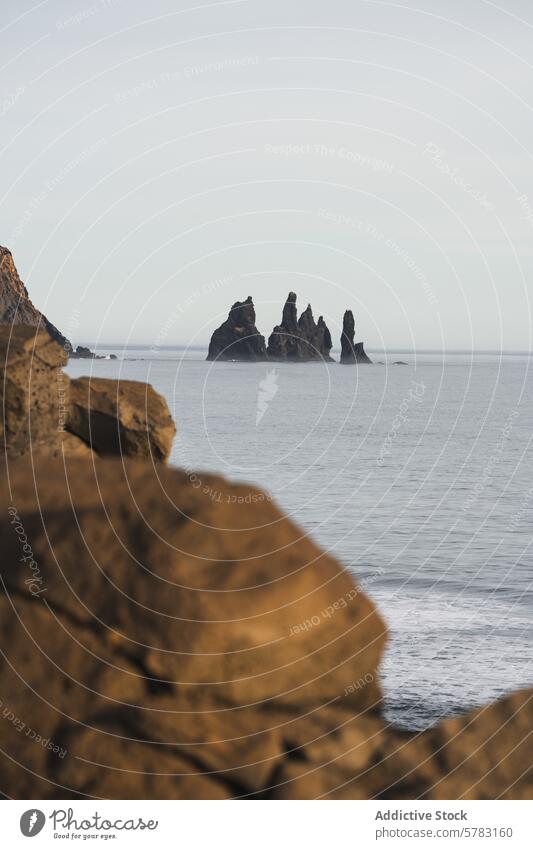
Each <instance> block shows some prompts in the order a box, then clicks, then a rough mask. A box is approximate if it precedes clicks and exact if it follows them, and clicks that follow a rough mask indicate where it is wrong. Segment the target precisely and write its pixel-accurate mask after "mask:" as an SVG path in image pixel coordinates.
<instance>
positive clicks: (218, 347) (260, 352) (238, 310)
mask: <svg viewBox="0 0 533 849" xmlns="http://www.w3.org/2000/svg"><path fill="white" fill-rule="evenodd" d="M266 358H267V353H266V345H265V337H264V336H261V334H260V333H259V331H258V329H257V327H256V326H255V308H254V302H253V300H252V298H251V297H248V298H247V299H246V300H245V301H237V302H236V303H235V304H233V306H232V308H231V310H230V312H229V315H228V318H227V319H226V321H225V322H224V324H222V325H221V326H220V327H219V328H218V329H217V330H215V332H214V333H213V335H212V337H211V342H210V344H209V353H208V355H207V359H208V360H242V361H245V362H254V361H256V360H266Z"/></svg>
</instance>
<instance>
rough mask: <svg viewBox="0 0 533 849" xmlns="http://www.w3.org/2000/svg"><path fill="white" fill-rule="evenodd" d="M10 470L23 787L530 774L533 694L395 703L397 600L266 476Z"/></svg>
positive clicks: (0, 535)
mask: <svg viewBox="0 0 533 849" xmlns="http://www.w3.org/2000/svg"><path fill="white" fill-rule="evenodd" d="M9 472H10V476H9V477H10V487H11V488H10V492H7V487H6V488H5V489H4V490H3V491H2V492H1V497H0V501H1V503H0V511H1V512H2V514H3V515H4V517H7V520H6V519H5V520H4V522H3V523H2V524H1V525H0V543H1V545H2V552H3V566H2V577H3V580H4V583H5V587H6V593H5V594H4V593H2V594H1V595H0V645H1V647H2V650H3V652H4V654H5V661H4V662H3V663H2V665H0V698H1V699H2V711H3V718H2V721H1V722H0V750H1V751H2V753H3V754H1V755H0V758H1V765H2V770H1V776H2V777H1V779H0V785H1V786H0V790H1V791H2V792H3V793H4V794H5V795H8V796H10V797H13V798H17V799H27V798H30V799H31V798H34V799H43V798H54V797H56V798H57V797H60V798H65V797H67V798H68V797H83V796H94V795H97V796H98V797H102V798H170V799H172V798H176V799H190V798H193V799H195V798H199V799H207V798H209V799H211V798H212V799H224V798H231V797H255V798H263V799H265V798H274V799H290V798H300V799H312V798H317V797H319V796H327V797H329V798H348V799H349V798H354V799H357V798H372V797H376V798H381V799H387V798H406V799H415V798H428V799H438V798H458V797H463V798H496V797H502V798H527V797H528V795H529V794H530V793H531V789H532V788H531V775H530V773H528V767H529V762H530V751H529V747H528V745H527V735H528V733H529V731H530V728H531V719H532V714H533V710H532V706H533V699H532V698H531V695H528V694H518V695H515V696H512V697H510V698H508V699H506V700H504V701H502V702H499V703H497V704H495V705H493V706H491V707H490V708H487V709H485V710H482V711H478V712H475V713H473V714H470V715H469V716H467V717H463V718H459V719H452V720H448V721H447V722H444V723H442V724H441V725H439V726H438V727H436V728H434V729H432V730H430V731H428V732H425V733H422V734H420V733H418V734H410V733H407V732H402V731H398V730H396V729H394V728H392V727H391V726H390V725H388V724H386V723H384V722H383V720H382V719H381V716H380V705H381V693H380V688H379V680H378V666H379V661H380V657H381V654H382V650H383V646H384V641H385V629H384V625H383V622H382V620H381V618H380V617H379V615H378V613H377V612H376V610H375V608H374V606H373V604H372V603H371V602H370V601H369V600H368V599H367V598H366V597H365V595H364V594H363V593H362V592H361V591H359V590H358V588H357V587H356V586H355V585H354V583H353V581H352V578H351V577H350V576H349V575H348V574H347V573H346V572H345V571H344V570H343V569H342V568H341V567H340V566H339V564H338V563H336V562H335V561H334V560H333V559H331V558H330V557H329V556H328V555H327V554H325V553H324V552H322V551H320V550H319V549H318V548H317V547H316V546H315V545H314V544H313V543H312V542H311V541H310V540H309V539H308V538H306V537H305V536H304V535H303V534H302V532H301V531H300V530H299V529H298V528H296V527H295V526H294V525H293V524H292V523H291V522H290V521H289V520H288V519H286V518H285V517H283V515H282V514H281V513H280V512H279V511H278V510H277V509H276V507H275V506H274V505H273V504H272V503H271V502H270V501H269V500H268V499H267V497H266V496H265V495H264V494H263V493H261V492H259V491H258V490H255V489H253V488H249V487H245V486H242V485H239V486H235V485H231V484H230V483H228V482H227V481H225V480H223V479H220V478H216V477H212V476H204V477H201V476H200V474H198V475H196V476H192V475H191V476H188V475H186V474H184V473H182V472H179V471H176V470H170V469H166V468H164V467H162V466H160V467H157V469H156V468H155V467H153V466H152V465H151V464H150V463H139V462H133V461H126V462H124V463H123V462H122V461H121V460H99V459H96V461H94V462H93V461H84V460H76V459H73V458H67V460H66V461H65V463H64V464H63V463H62V462H61V463H60V462H58V461H57V460H37V461H34V463H33V464H32V462H31V459H30V458H29V457H28V458H22V459H20V460H18V461H17V462H15V463H11V464H10V468H9ZM2 480H4V477H3V478H2ZM198 484H199V485H198ZM23 557H26V558H27V559H26V560H24V559H22V558H23ZM21 727H22V728H23V730H24V733H21V732H20V728H21ZM28 731H29V732H31V733H26V732H28ZM37 734H38V735H39V739H38V740H37V739H36V735H37Z"/></svg>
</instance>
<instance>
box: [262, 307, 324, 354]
mask: <svg viewBox="0 0 533 849" xmlns="http://www.w3.org/2000/svg"><path fill="white" fill-rule="evenodd" d="M331 348H332V341H331V333H330V332H329V330H328V327H327V325H326V323H325V321H324V319H323V317H322V316H320V318H319V319H318V323H315V320H314V317H313V310H312V309H311V304H309V305H308V307H307V309H306V310H304V312H303V313H302V314H301V316H300V318H299V319H298V309H297V306H296V295H295V293H294V292H289V294H288V297H287V301H286V303H285V306H284V307H283V316H282V320H281V324H279V325H277V326H276V327H275V328H274V330H273V332H272V334H271V336H270V339H269V340H268V349H267V354H268V358H269V359H270V360H277V361H289V362H306V361H309V360H326V361H327V362H333V360H332V358H331V356H330V352H331Z"/></svg>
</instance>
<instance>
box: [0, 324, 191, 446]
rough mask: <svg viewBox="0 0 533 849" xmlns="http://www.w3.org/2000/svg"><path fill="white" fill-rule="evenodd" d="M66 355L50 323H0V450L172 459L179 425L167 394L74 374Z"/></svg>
mask: <svg viewBox="0 0 533 849" xmlns="http://www.w3.org/2000/svg"><path fill="white" fill-rule="evenodd" d="M66 359H67V355H66V352H65V350H64V348H63V347H62V346H60V345H59V344H58V343H57V342H55V341H54V340H53V339H51V338H50V336H49V334H48V333H47V331H46V330H38V331H37V332H35V328H33V327H29V326H22V325H18V326H17V325H15V326H14V327H11V326H7V325H4V326H0V380H1V382H2V411H3V416H2V421H1V423H0V451H1V452H2V454H3V455H4V456H7V457H8V458H12V457H18V456H21V455H23V454H27V453H30V452H31V453H32V454H33V455H37V454H45V455H52V456H54V455H60V454H76V455H90V454H91V453H95V454H98V455H102V456H109V455H114V456H117V457H118V456H126V457H142V458H151V459H153V460H158V461H160V460H166V459H167V457H168V455H169V453H170V449H171V446H172V441H173V439H174V434H175V430H176V428H175V425H174V422H173V421H172V417H171V415H170V413H169V410H168V407H167V403H166V401H165V400H164V399H163V398H162V397H161V396H160V395H158V394H157V392H155V391H154V390H153V389H152V387H151V386H148V385H147V384H145V383H137V382H135V381H130V380H128V381H124V380H123V381H116V380H105V379H102V378H86V377H85V378H79V379H77V380H70V378H69V377H68V375H66V374H65V373H64V372H63V371H62V367H63V366H64V365H65V363H66Z"/></svg>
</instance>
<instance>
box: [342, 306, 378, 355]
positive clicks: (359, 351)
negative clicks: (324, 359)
mask: <svg viewBox="0 0 533 849" xmlns="http://www.w3.org/2000/svg"><path fill="white" fill-rule="evenodd" d="M354 340H355V320H354V317H353V312H352V311H351V310H346V312H345V313H344V319H343V323H342V335H341V363H342V365H356V364H357V363H371V362H372V360H371V359H370V357H368V356H367V355H366V353H365V349H364V346H363V343H362V342H355V341H354Z"/></svg>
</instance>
